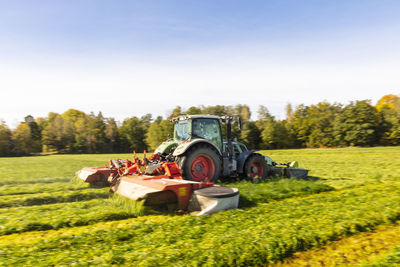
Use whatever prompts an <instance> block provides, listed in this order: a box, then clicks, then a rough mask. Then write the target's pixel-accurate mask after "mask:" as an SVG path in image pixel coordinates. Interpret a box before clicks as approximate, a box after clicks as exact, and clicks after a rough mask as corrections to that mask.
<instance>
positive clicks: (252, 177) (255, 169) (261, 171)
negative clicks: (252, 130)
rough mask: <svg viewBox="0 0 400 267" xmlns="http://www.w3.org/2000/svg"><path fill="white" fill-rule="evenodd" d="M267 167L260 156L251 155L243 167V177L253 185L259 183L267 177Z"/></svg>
mask: <svg viewBox="0 0 400 267" xmlns="http://www.w3.org/2000/svg"><path fill="white" fill-rule="evenodd" d="M267 174H268V166H267V163H266V162H265V159H264V157H263V156H262V155H260V154H253V155H251V156H250V157H249V158H248V159H247V160H246V163H245V165H244V176H245V178H246V179H247V180H249V181H252V182H253V183H259V182H261V181H262V180H264V179H265V178H266V177H267Z"/></svg>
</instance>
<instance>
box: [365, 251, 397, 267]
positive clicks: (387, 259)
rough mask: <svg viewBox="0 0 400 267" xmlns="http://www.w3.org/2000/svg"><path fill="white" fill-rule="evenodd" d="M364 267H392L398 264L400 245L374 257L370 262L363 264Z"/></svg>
mask: <svg viewBox="0 0 400 267" xmlns="http://www.w3.org/2000/svg"><path fill="white" fill-rule="evenodd" d="M363 266H364V267H393V266H400V246H399V247H396V248H394V249H393V250H392V251H390V252H389V253H387V254H385V255H383V256H381V257H380V258H377V259H375V260H374V261H373V262H372V263H367V264H364V265H363Z"/></svg>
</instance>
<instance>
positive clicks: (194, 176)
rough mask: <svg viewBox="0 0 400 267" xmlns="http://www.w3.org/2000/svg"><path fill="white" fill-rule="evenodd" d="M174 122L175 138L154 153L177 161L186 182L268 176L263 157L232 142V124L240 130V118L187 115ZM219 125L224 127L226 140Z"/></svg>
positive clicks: (263, 177) (258, 178) (261, 178)
mask: <svg viewBox="0 0 400 267" xmlns="http://www.w3.org/2000/svg"><path fill="white" fill-rule="evenodd" d="M173 121H174V122H175V127H174V138H173V139H170V140H168V141H165V142H163V143H162V144H161V145H160V146H159V147H158V148H157V149H156V150H155V152H154V153H158V154H159V155H160V157H161V159H163V160H166V161H176V162H177V163H178V166H179V168H180V169H181V171H182V175H183V177H185V178H186V179H188V180H193V181H207V180H208V181H210V182H216V181H217V179H218V178H219V177H237V176H240V177H244V178H246V179H248V180H251V181H253V182H258V181H261V180H263V179H265V178H266V177H267V175H268V173H269V172H270V165H268V164H267V162H266V157H264V156H262V155H261V154H258V153H255V152H256V150H248V149H247V147H246V145H245V144H243V143H240V142H237V141H234V140H233V138H232V124H233V123H237V124H238V127H239V129H240V128H241V121H240V117H238V116H223V117H219V116H213V115H186V116H180V117H178V118H175V119H173ZM221 123H225V124H226V139H225V140H224V138H223V136H222V128H221Z"/></svg>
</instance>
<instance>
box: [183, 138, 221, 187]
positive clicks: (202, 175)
mask: <svg viewBox="0 0 400 267" xmlns="http://www.w3.org/2000/svg"><path fill="white" fill-rule="evenodd" d="M179 167H180V169H181V170H182V175H183V176H184V177H185V178H186V179H187V180H192V181H196V182H213V183H214V182H216V181H217V180H218V177H219V175H220V173H221V160H220V158H219V156H218V154H217V153H216V152H215V150H214V149H212V148H210V147H207V146H200V147H194V148H192V149H190V150H189V151H188V152H186V153H185V155H184V156H182V157H181V158H180V160H179Z"/></svg>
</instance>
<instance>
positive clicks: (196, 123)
mask: <svg viewBox="0 0 400 267" xmlns="http://www.w3.org/2000/svg"><path fill="white" fill-rule="evenodd" d="M199 138H200V139H206V140H208V141H210V142H212V143H213V144H214V145H215V146H216V147H217V148H218V149H219V150H220V151H222V150H223V145H222V134H221V125H220V122H219V117H217V116H212V115H201V116H200V115H192V116H185V117H179V118H178V120H177V121H176V123H175V129H174V140H175V141H177V142H183V141H187V140H189V139H190V140H193V139H199Z"/></svg>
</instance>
